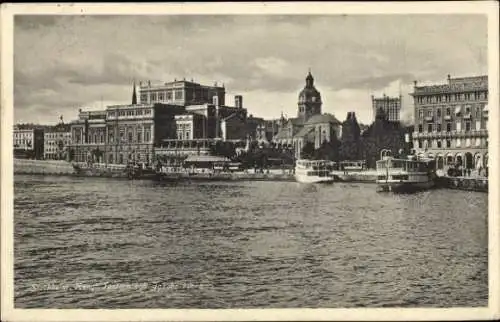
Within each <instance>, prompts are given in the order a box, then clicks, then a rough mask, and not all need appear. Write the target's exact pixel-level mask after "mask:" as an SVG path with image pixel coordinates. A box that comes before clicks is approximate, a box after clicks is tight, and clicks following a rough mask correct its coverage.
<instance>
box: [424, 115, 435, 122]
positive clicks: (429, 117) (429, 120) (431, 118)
mask: <svg viewBox="0 0 500 322" xmlns="http://www.w3.org/2000/svg"><path fill="white" fill-rule="evenodd" d="M425 120H426V121H427V122H432V121H433V120H434V116H426V117H425Z"/></svg>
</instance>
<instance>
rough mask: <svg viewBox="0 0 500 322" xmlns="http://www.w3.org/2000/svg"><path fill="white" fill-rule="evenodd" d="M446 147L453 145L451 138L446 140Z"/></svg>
mask: <svg viewBox="0 0 500 322" xmlns="http://www.w3.org/2000/svg"><path fill="white" fill-rule="evenodd" d="M446 147H447V148H449V147H451V140H450V139H447V140H446Z"/></svg>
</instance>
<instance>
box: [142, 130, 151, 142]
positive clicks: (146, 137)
mask: <svg viewBox="0 0 500 322" xmlns="http://www.w3.org/2000/svg"><path fill="white" fill-rule="evenodd" d="M144 141H145V142H149V141H151V133H149V130H146V131H145V132H144Z"/></svg>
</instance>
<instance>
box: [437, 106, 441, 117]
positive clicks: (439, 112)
mask: <svg viewBox="0 0 500 322" xmlns="http://www.w3.org/2000/svg"><path fill="white" fill-rule="evenodd" d="M436 116H437V117H441V109H440V108H438V109H437V110H436Z"/></svg>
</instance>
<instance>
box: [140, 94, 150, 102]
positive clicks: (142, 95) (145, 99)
mask: <svg viewBox="0 0 500 322" xmlns="http://www.w3.org/2000/svg"><path fill="white" fill-rule="evenodd" d="M147 100H148V96H147V95H146V94H141V102H146V101H147Z"/></svg>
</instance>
